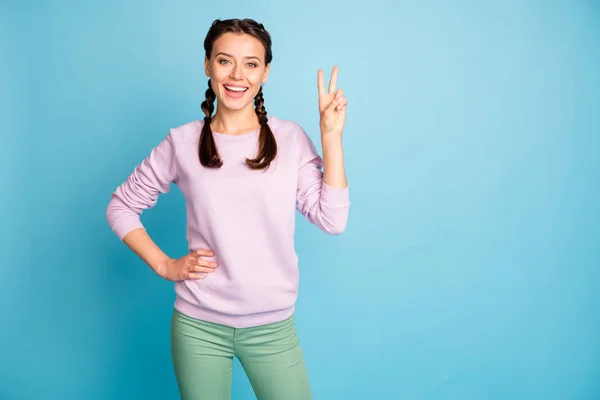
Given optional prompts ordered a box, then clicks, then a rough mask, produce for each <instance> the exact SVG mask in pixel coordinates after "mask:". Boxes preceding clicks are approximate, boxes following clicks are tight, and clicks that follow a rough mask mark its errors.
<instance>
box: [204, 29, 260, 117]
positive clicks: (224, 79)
mask: <svg viewBox="0 0 600 400" xmlns="http://www.w3.org/2000/svg"><path fill="white" fill-rule="evenodd" d="M269 68H270V65H265V48H264V46H263V45H262V43H261V42H260V41H259V40H258V39H256V38H254V37H253V36H250V35H248V34H235V33H230V32H228V33H225V34H223V35H221V36H220V37H219V38H218V39H217V40H215V42H214V45H213V48H212V53H211V55H210V59H208V58H206V57H205V60H204V69H205V73H206V76H207V77H209V78H210V80H211V85H212V89H213V91H214V92H215V94H216V95H217V101H218V103H217V104H218V107H225V108H227V109H229V110H232V111H233V110H241V109H244V108H245V107H251V108H254V105H253V101H254V97H255V96H256V94H257V93H258V91H259V90H260V86H261V84H263V83H265V82H267V79H268V77H269Z"/></svg>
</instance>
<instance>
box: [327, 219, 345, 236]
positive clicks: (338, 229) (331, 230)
mask: <svg viewBox="0 0 600 400" xmlns="http://www.w3.org/2000/svg"><path fill="white" fill-rule="evenodd" d="M347 225H348V220H347V219H344V220H343V221H337V222H336V223H332V224H323V225H322V227H321V230H322V231H323V232H325V233H327V234H329V235H341V234H342V233H344V232H345V231H346V226H347Z"/></svg>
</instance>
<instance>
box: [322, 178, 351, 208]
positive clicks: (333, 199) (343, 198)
mask: <svg viewBox="0 0 600 400" xmlns="http://www.w3.org/2000/svg"><path fill="white" fill-rule="evenodd" d="M321 202H322V203H324V204H326V205H328V206H329V207H340V208H342V207H349V206H350V194H349V187H348V186H346V187H345V188H343V189H338V188H334V187H332V186H329V185H328V184H326V183H325V182H323V184H322V185H321Z"/></svg>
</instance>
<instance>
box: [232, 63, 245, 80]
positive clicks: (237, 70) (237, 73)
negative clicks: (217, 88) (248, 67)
mask: <svg viewBox="0 0 600 400" xmlns="http://www.w3.org/2000/svg"><path fill="white" fill-rule="evenodd" d="M231 78H232V79H235V80H240V79H242V78H243V75H242V65H241V64H236V65H235V66H234V67H233V68H232V69H231Z"/></svg>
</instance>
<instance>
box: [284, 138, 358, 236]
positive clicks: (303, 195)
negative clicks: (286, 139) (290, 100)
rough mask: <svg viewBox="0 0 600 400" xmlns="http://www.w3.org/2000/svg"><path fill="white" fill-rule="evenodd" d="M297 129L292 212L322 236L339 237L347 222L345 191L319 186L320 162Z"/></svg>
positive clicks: (346, 190)
mask: <svg viewBox="0 0 600 400" xmlns="http://www.w3.org/2000/svg"><path fill="white" fill-rule="evenodd" d="M298 129H299V134H298V144H297V150H298V188H297V191H296V209H297V210H298V211H299V212H300V213H301V214H302V215H304V216H305V217H306V219H307V220H308V221H309V222H311V223H312V224H314V225H316V226H317V227H318V228H319V229H320V230H322V231H323V232H325V233H328V234H332V235H338V234H341V233H343V232H344V230H345V229H346V224H347V222H348V213H349V209H350V200H349V189H348V187H347V186H346V187H345V188H343V189H338V188H334V187H332V186H329V185H327V184H326V183H325V182H323V170H322V169H323V159H322V158H321V157H320V156H319V154H318V153H317V149H316V147H315V145H314V143H313V142H312V140H311V139H310V137H309V136H308V135H307V134H306V132H305V131H304V129H302V128H300V127H299V128H298Z"/></svg>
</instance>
